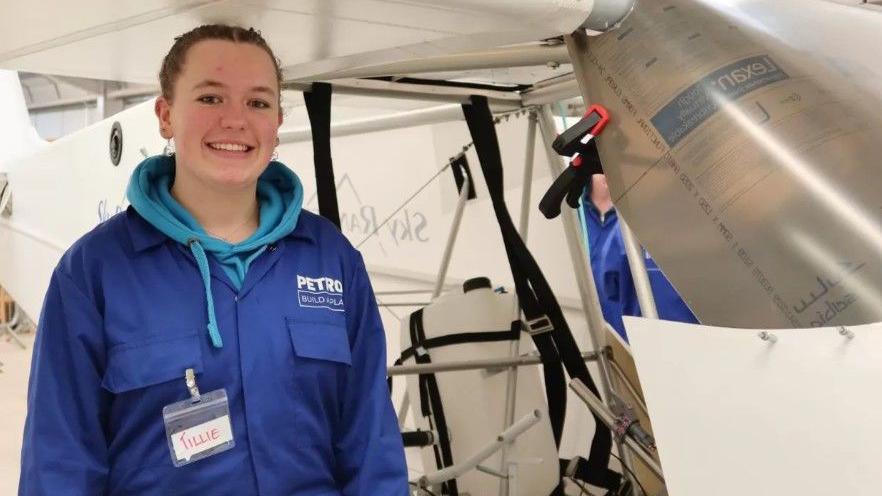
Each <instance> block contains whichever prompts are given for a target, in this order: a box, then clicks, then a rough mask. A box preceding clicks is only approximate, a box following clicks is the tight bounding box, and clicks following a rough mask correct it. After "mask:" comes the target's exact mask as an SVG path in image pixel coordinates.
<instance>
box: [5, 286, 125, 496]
mask: <svg viewBox="0 0 882 496" xmlns="http://www.w3.org/2000/svg"><path fill="white" fill-rule="evenodd" d="M102 336H103V330H102V319H101V316H100V315H99V314H98V311H97V310H96V308H95V305H94V303H93V302H92V301H91V300H90V299H89V298H88V297H87V296H86V295H85V294H84V293H83V292H82V290H80V289H79V288H78V287H77V285H76V284H75V283H74V281H73V280H72V279H71V278H70V276H68V275H66V274H64V273H63V272H62V271H61V270H60V269H56V270H55V272H54V273H53V274H52V279H51V282H50V285H49V291H48V292H47V294H46V299H45V301H44V303H43V311H42V315H41V317H40V322H39V325H38V330H37V337H36V341H35V343H34V355H33V361H32V363H31V376H30V382H29V385H28V415H27V420H26V421H25V429H24V442H23V445H22V452H21V478H20V480H19V489H18V494H19V496H42V495H57V494H65V495H69V496H86V495H89V496H94V495H103V494H105V492H106V483H107V474H108V460H107V440H106V437H105V436H106V434H105V428H104V426H105V422H104V419H105V414H106V412H107V409H108V408H109V404H110V396H109V394H110V393H108V392H107V391H105V390H103V389H102V388H101V372H100V371H101V370H103V369H104V361H105V355H104V346H103V338H102Z"/></svg>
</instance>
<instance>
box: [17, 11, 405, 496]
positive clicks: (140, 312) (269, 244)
mask: <svg viewBox="0 0 882 496" xmlns="http://www.w3.org/2000/svg"><path fill="white" fill-rule="evenodd" d="M280 81H281V73H280V71H279V67H278V62H277V61H276V59H275V57H274V56H273V54H272V51H271V50H270V48H269V47H268V46H267V44H266V42H265V41H264V39H263V38H262V37H261V36H260V34H259V33H258V32H257V31H254V30H253V29H247V30H246V29H243V28H239V27H231V26H224V25H207V26H201V27H199V28H196V29H194V30H192V31H190V32H188V33H186V34H184V35H182V36H180V37H178V38H177V39H176V41H175V43H174V46H173V47H172V48H171V51H170V52H169V53H168V55H167V56H166V57H165V60H164V62H163V65H162V69H161V72H160V83H161V88H162V95H161V96H160V97H159V98H158V99H157V101H156V114H157V116H158V120H159V128H160V134H161V135H162V136H163V137H164V138H167V139H169V140H171V139H173V140H174V144H175V147H174V149H175V152H174V153H168V154H165V155H162V156H155V157H151V158H148V159H146V160H144V161H143V162H142V163H141V164H140V165H138V167H137V168H136V169H135V171H134V172H133V174H132V177H131V181H130V184H129V187H128V198H129V201H130V202H131V207H129V208H128V209H127V210H126V211H125V212H123V213H121V214H118V215H116V216H114V217H112V218H111V219H109V220H108V221H106V222H104V223H103V224H101V225H99V226H98V227H96V228H95V229H94V230H93V231H92V232H90V233H88V234H87V235H85V236H84V237H83V238H81V239H80V240H79V241H77V242H76V243H75V244H74V245H73V246H72V247H71V248H70V249H69V250H68V251H67V253H65V254H64V256H63V257H62V259H61V261H60V262H59V264H58V266H57V267H56V269H55V271H54V272H53V274H52V278H51V282H50V286H49V290H48V292H47V294H46V298H45V304H44V307H43V311H42V315H41V318H40V322H39V331H38V334H37V340H36V344H35V347H34V358H33V365H32V370H31V376H30V385H29V393H28V417H27V421H26V424H25V431H24V444H23V448H22V467H21V479H20V484H19V494H20V495H27V496H37V495H53V496H54V495H62V494H63V495H67V496H75V495H83V496H85V495H89V496H94V495H99V494H100V495H172V494H175V495H197V494H198V495H235V496H246V495H258V494H260V495H286V496H295V495H296V496H300V495H302V496H307V495H316V496H317V495H322V496H330V495H344V496H350V495H353V496H355V495H358V496H375V495H380V494H382V495H393V496H404V495H406V494H407V493H408V488H407V486H408V483H407V467H406V464H405V459H404V449H403V447H402V441H401V436H400V432H399V430H398V423H397V420H396V416H395V412H394V410H393V408H392V404H391V401H390V398H389V392H388V389H387V388H386V383H385V377H386V355H385V337H384V333H383V328H382V324H381V322H380V317H379V313H378V311H377V306H376V302H375V300H374V296H373V291H372V289H371V285H370V282H369V280H368V275H367V272H366V270H365V266H364V262H363V260H362V257H361V255H360V254H359V253H358V252H357V251H356V250H355V249H354V248H353V247H352V245H351V244H349V242H347V241H346V239H345V238H344V237H343V236H342V234H341V233H340V232H339V231H338V230H337V228H336V227H335V226H334V225H333V224H331V223H330V222H329V221H326V220H324V219H323V218H320V217H318V216H316V215H314V214H312V213H309V212H307V211H304V210H301V204H302V201H303V194H304V193H303V186H302V185H301V183H300V181H299V179H298V178H297V176H296V175H295V174H294V173H293V172H291V170H289V169H288V168H287V167H286V166H284V165H283V164H281V163H279V162H277V161H275V160H271V156H272V155H273V154H274V149H275V147H276V146H277V145H278V138H277V132H278V129H279V126H280V125H281V123H282V112H281V106H280ZM200 391H201V393H200ZM209 398H210V399H211V401H209V400H208V399H209ZM209 407H210V408H209ZM175 412H177V413H175ZM176 415H178V416H176Z"/></svg>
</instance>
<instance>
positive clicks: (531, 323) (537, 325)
mask: <svg viewBox="0 0 882 496" xmlns="http://www.w3.org/2000/svg"><path fill="white" fill-rule="evenodd" d="M524 327H526V328H527V334H529V335H530V336H536V335H537V334H545V333H546V332H551V331H553V330H554V326H553V325H552V324H551V319H549V318H548V316H547V315H543V316H541V317H536V318H535V319H532V320H528V321H526V322H524Z"/></svg>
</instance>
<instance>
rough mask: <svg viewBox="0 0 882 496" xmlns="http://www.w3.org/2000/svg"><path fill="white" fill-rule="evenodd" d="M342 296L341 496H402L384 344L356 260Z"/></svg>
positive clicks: (403, 468) (403, 474)
mask: <svg viewBox="0 0 882 496" xmlns="http://www.w3.org/2000/svg"><path fill="white" fill-rule="evenodd" d="M353 266H354V268H353V273H352V275H351V276H350V278H349V280H348V281H347V288H346V293H345V298H346V300H344V301H345V303H346V307H347V315H346V320H347V327H348V331H349V335H350V336H351V337H354V341H352V367H351V368H350V370H349V376H348V380H347V384H346V391H345V395H344V404H343V406H342V415H341V422H340V429H341V432H340V433H338V436H337V441H336V443H335V451H336V455H337V462H338V475H337V477H338V483H339V486H340V488H341V491H342V493H343V494H344V495H345V496H374V495H377V494H382V495H384V496H386V495H388V496H407V494H408V487H407V463H406V461H405V458H404V446H403V445H402V441H401V432H400V431H399V429H398V420H397V418H396V416H395V410H394V408H393V407H392V400H391V398H390V397H389V389H388V387H387V385H386V339H385V334H384V332H383V324H382V321H381V320H380V313H379V311H378V309H377V302H376V300H375V299H374V292H373V289H372V288H371V285H370V281H369V280H368V275H367V271H366V270H365V267H364V262H363V261H362V259H361V256H360V255H358V256H357V260H356V261H355V263H354V264H353Z"/></svg>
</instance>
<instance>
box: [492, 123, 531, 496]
mask: <svg viewBox="0 0 882 496" xmlns="http://www.w3.org/2000/svg"><path fill="white" fill-rule="evenodd" d="M536 125H537V119H536V112H535V110H533V111H531V112H530V114H529V118H528V122H527V150H526V153H525V156H524V176H523V182H522V183H521V214H520V222H519V223H518V233H519V234H520V236H521V239H523V240H524V243H526V242H527V229H528V228H529V224H530V197H531V193H532V186H533V162H534V158H535V155H536V146H535V143H536ZM512 313H513V314H514V315H513V316H512V321H518V320H520V319H521V306H520V304H519V302H518V297H517V295H515V296H514V308H513V309H512ZM520 353H521V340H520V339H516V340H514V341H512V343H511V346H510V347H509V353H508V354H509V357H517V356H518V355H520ZM517 390H518V369H517V367H511V368H509V369H508V374H507V376H506V383H505V425H512V423H513V422H514V416H515V407H516V405H517ZM499 460H500V469H501V470H503V471H504V470H505V467H506V465H507V464H508V446H503V447H502V454H501V456H500V458H499ZM511 489H512V480H511V479H503V480H502V483H501V484H500V485H499V496H504V495H505V494H506V493H508V492H511Z"/></svg>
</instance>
